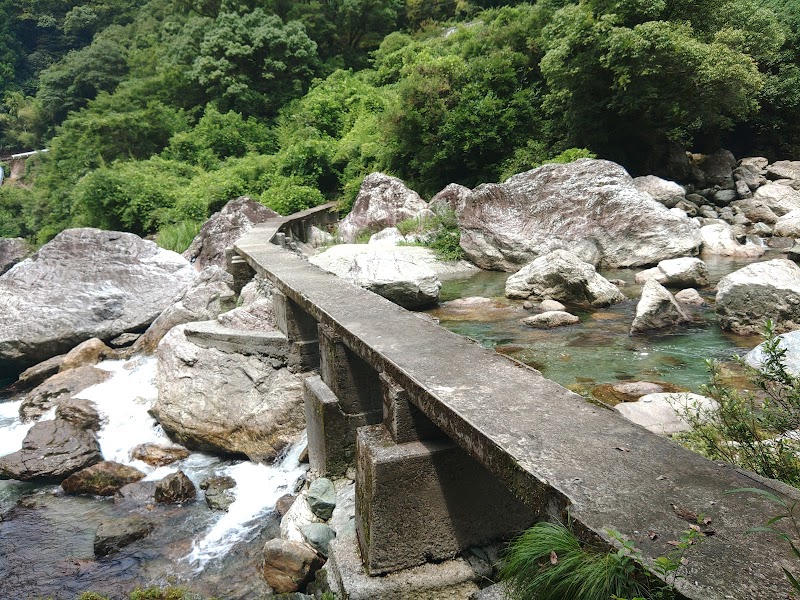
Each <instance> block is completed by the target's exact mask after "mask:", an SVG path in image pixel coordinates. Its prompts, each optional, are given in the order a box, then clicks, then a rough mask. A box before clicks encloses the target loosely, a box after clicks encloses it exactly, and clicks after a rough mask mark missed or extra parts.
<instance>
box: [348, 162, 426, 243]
mask: <svg viewBox="0 0 800 600" xmlns="http://www.w3.org/2000/svg"><path fill="white" fill-rule="evenodd" d="M427 208H428V204H427V203H426V202H425V201H424V200H423V199H422V198H420V196H419V194H417V193H416V192H415V191H414V190H411V189H409V188H408V187H406V184H405V183H403V182H402V181H401V180H399V179H398V178H397V177H390V176H389V175H384V174H383V173H370V174H369V175H367V176H366V177H365V178H364V181H363V183H362V184H361V189H360V190H359V191H358V196H356V200H355V202H354V203H353V210H352V211H350V214H349V215H347V216H346V217H345V218H344V219H343V220H342V222H341V223H339V237H340V238H341V239H342V241H344V242H348V243H352V242H354V241H355V239H356V237H357V236H358V234H359V233H361V232H364V231H379V230H381V229H385V228H386V227H394V226H395V225H397V224H398V223H399V222H400V221H403V220H405V219H411V218H414V217H416V216H417V215H418V214H419V212H420V211H422V210H427Z"/></svg>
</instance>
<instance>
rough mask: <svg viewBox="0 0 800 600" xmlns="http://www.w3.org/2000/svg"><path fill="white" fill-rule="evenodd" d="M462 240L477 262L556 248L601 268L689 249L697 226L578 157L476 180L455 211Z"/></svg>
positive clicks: (510, 267) (507, 261) (506, 260)
mask: <svg viewBox="0 0 800 600" xmlns="http://www.w3.org/2000/svg"><path fill="white" fill-rule="evenodd" d="M459 226H460V228H461V247H462V248H463V249H464V252H465V253H466V255H467V257H468V258H469V259H470V260H471V261H472V262H474V263H475V264H476V265H478V266H479V267H481V268H483V269H494V270H503V271H516V270H517V269H519V268H520V267H521V266H522V265H525V264H527V263H529V262H530V261H532V260H533V259H535V258H537V257H539V256H541V255H544V254H547V253H548V252H552V251H553V250H556V249H567V250H570V251H571V252H573V253H574V254H576V255H577V256H578V257H579V258H581V259H582V260H584V261H586V262H589V263H592V264H598V262H599V263H601V264H602V265H604V266H607V267H630V266H637V265H648V264H655V263H657V262H658V261H660V260H664V259H665V258H674V257H677V256H685V255H689V254H696V253H697V249H698V246H699V245H700V241H701V240H700V233H699V230H698V227H697V225H696V224H695V223H694V222H693V221H691V220H690V219H689V218H687V217H686V216H682V215H678V214H675V213H673V212H670V211H669V209H667V208H666V207H665V206H664V205H662V204H660V203H658V202H656V201H655V200H653V198H652V197H651V196H650V195H649V194H647V193H645V192H641V191H639V190H638V189H636V187H635V186H634V185H633V179H632V178H631V176H630V175H628V173H627V172H626V171H625V169H623V168H622V167H621V166H619V165H617V164H615V163H613V162H609V161H606V160H592V159H580V160H577V161H575V162H573V163H569V164H551V165H544V166H542V167H539V168H538V169H534V170H532V171H528V172H527V173H521V174H519V175H515V176H514V177H512V178H510V179H509V180H508V181H506V182H505V183H503V184H488V185H481V186H479V187H478V188H476V189H475V190H473V191H472V193H471V194H470V195H469V196H468V197H467V199H466V202H465V205H464V208H463V209H462V210H461V211H460V212H459Z"/></svg>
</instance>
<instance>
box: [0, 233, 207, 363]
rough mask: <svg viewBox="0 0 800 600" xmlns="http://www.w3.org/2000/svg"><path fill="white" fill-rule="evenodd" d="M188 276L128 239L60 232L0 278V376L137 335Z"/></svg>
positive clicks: (182, 264) (186, 268)
mask: <svg viewBox="0 0 800 600" xmlns="http://www.w3.org/2000/svg"><path fill="white" fill-rule="evenodd" d="M194 277H195V273H194V270H193V269H192V268H191V265H189V263H188V262H187V261H186V259H184V258H183V257H181V256H180V255H179V254H176V253H174V252H170V251H168V250H163V249H161V248H159V247H158V246H156V245H155V244H154V243H153V242H150V241H146V240H143V239H141V238H140V237H138V236H136V235H133V234H131V233H121V232H117V231H101V230H99V229H68V230H66V231H62V232H61V233H59V234H58V235H57V236H56V237H55V238H54V239H53V240H52V241H51V242H49V243H48V244H45V245H44V246H42V248H41V249H40V250H39V251H38V252H37V253H36V254H35V255H34V256H33V257H32V258H29V259H26V260H24V261H22V262H21V263H18V264H17V265H16V266H15V267H14V268H13V269H11V270H10V271H8V272H7V273H5V274H4V275H2V276H0V371H2V372H12V373H13V372H19V371H21V370H23V369H25V368H27V367H29V366H31V365H34V364H36V363H38V362H41V361H43V360H45V359H47V358H50V357H52V356H56V355H58V354H63V353H64V352H67V351H69V350H71V349H72V348H74V347H75V346H76V345H78V344H79V343H81V342H83V341H85V340H88V339H90V338H93V337H96V338H100V339H102V340H109V339H112V338H114V337H116V336H118V335H120V334H121V333H125V332H128V331H135V330H142V329H144V328H145V327H147V326H148V325H149V324H150V323H151V322H152V321H153V320H154V319H155V318H156V317H157V316H158V315H159V314H160V313H161V311H162V310H164V309H165V308H166V307H167V306H169V305H170V303H171V302H172V300H173V298H174V297H175V295H176V294H177V293H179V292H180V291H181V290H182V289H183V288H184V287H185V286H186V285H187V284H188V283H189V282H190V281H192V279H194Z"/></svg>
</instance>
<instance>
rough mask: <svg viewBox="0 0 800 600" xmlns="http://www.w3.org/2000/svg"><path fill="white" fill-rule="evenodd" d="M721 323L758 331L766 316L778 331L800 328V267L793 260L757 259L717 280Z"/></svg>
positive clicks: (737, 329)
mask: <svg viewBox="0 0 800 600" xmlns="http://www.w3.org/2000/svg"><path fill="white" fill-rule="evenodd" d="M716 311H717V315H718V317H719V324H720V326H721V327H722V328H723V329H730V330H732V331H734V332H736V333H739V334H744V335H746V334H758V333H761V331H762V329H763V328H764V322H765V320H766V319H772V322H773V323H774V324H775V330H776V331H777V332H778V333H782V332H788V331H792V330H795V329H800V267H798V266H797V265H796V264H795V263H793V262H792V261H790V260H785V259H775V260H770V261H766V262H760V263H754V264H751V265H747V266H746V267H744V268H742V269H739V270H738V271H734V272H733V273H731V274H730V275H726V276H725V277H723V278H722V279H721V280H720V282H719V284H717V301H716Z"/></svg>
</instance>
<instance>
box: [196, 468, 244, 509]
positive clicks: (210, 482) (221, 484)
mask: <svg viewBox="0 0 800 600" xmlns="http://www.w3.org/2000/svg"><path fill="white" fill-rule="evenodd" d="M235 487H236V480H235V479H234V478H233V477H228V476H226V475H221V476H217V477H210V478H209V479H206V480H204V481H203V482H201V483H200V489H201V490H203V492H205V499H206V504H207V505H208V508H210V509H211V510H223V511H225V510H228V508H229V507H230V505H231V504H233V502H234V501H235V500H236V492H234V491H233V490H234V488H235Z"/></svg>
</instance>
